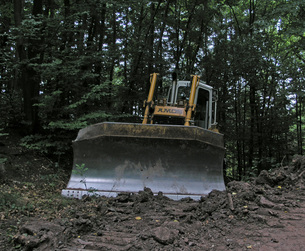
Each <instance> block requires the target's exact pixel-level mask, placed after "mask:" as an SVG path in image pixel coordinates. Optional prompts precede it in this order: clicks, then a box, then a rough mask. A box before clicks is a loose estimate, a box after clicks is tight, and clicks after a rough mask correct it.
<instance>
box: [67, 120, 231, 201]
mask: <svg viewBox="0 0 305 251" xmlns="http://www.w3.org/2000/svg"><path fill="white" fill-rule="evenodd" d="M73 150H74V164H73V170H72V174H71V178H70V181H69V183H68V186H67V189H64V190H63V191H62V195H64V196H67V197H75V198H81V197H82V196H84V195H104V196H107V197H110V196H116V195H118V194H119V193H121V192H131V193H137V192H139V191H140V190H143V189H144V188H145V187H148V188H150V189H151V190H152V192H153V193H154V194H158V193H159V192H162V193H163V195H165V196H167V197H170V198H171V199H175V200H179V199H181V198H185V197H191V198H193V199H200V197H201V196H205V195H207V194H208V193H209V192H211V191H212V190H221V191H222V190H225V185H224V179H223V158H224V152H225V149H224V146H223V135H222V134H219V133H216V132H212V131H210V130H206V129H203V128H200V127H194V126H176V125H156V124H154V125H143V124H130V123H100V124H95V125H92V126H89V127H86V128H84V129H82V130H80V131H79V133H78V136H77V138H76V140H75V141H73Z"/></svg>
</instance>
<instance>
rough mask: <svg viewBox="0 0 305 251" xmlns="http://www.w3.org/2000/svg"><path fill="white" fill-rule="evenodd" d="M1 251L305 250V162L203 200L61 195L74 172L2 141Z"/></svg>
mask: <svg viewBox="0 0 305 251" xmlns="http://www.w3.org/2000/svg"><path fill="white" fill-rule="evenodd" d="M0 143H1V144H0V157H1V158H5V159H6V161H5V163H4V164H1V166H0V178H1V190H0V218H1V221H0V250H66V251H68V250H264V251H265V250H277V251H279V250H304V243H305V227H304V226H305V217H304V216H305V215H304V214H305V189H304V179H305V157H302V156H297V157H295V159H294V160H293V162H292V163H291V164H290V165H289V166H282V167H280V168H277V169H274V170H272V171H271V172H267V171H263V172H262V173H261V174H260V175H259V177H257V178H256V179H254V180H252V181H251V182H249V183H246V182H237V181H233V182H230V183H228V184H227V191H224V192H219V191H212V192H211V193H210V194H209V195H208V196H207V197H205V198H202V199H201V200H200V201H193V200H191V199H183V200H180V201H173V200H170V199H168V198H167V197H165V196H163V195H162V194H159V195H157V196H154V195H153V194H152V192H151V191H150V189H149V188H147V189H144V191H139V193H138V194H130V193H122V194H120V195H119V196H118V197H116V198H106V197H99V198H95V197H85V198H83V199H82V200H77V199H67V198H63V197H62V196H61V189H63V188H65V186H66V184H67V182H68V179H69V175H70V173H64V172H63V171H60V170H57V168H55V165H54V163H53V162H52V161H50V160H49V159H47V158H45V157H43V156H38V155H37V154H35V153H33V152H29V151H27V150H25V149H23V148H22V147H20V146H19V138H18V137H16V136H11V135H10V136H7V137H2V138H1V140H0Z"/></svg>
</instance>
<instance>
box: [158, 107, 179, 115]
mask: <svg viewBox="0 0 305 251" xmlns="http://www.w3.org/2000/svg"><path fill="white" fill-rule="evenodd" d="M158 112H160V113H172V114H173V113H176V114H182V113H183V112H182V110H181V109H173V108H159V109H158Z"/></svg>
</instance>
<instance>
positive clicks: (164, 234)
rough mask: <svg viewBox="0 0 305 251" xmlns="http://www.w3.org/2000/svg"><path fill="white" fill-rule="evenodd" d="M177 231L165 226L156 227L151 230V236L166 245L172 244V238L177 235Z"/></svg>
mask: <svg viewBox="0 0 305 251" xmlns="http://www.w3.org/2000/svg"><path fill="white" fill-rule="evenodd" d="M178 233H179V231H178V230H176V229H169V228H167V227H157V228H155V229H153V230H152V234H151V235H152V237H153V238H154V240H156V241H157V242H159V243H161V244H164V245H168V244H172V243H173V242H174V240H175V239H176V238H177V237H178Z"/></svg>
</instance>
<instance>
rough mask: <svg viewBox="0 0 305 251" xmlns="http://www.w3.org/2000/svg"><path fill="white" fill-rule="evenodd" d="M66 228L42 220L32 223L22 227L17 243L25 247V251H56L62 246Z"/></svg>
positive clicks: (16, 239)
mask: <svg viewBox="0 0 305 251" xmlns="http://www.w3.org/2000/svg"><path fill="white" fill-rule="evenodd" d="M63 231H64V227H62V226H60V225H58V224H54V223H50V222H45V221H41V220H37V221H31V222H30V223H26V224H25V225H24V226H22V227H21V229H20V231H19V235H17V236H16V238H15V243H19V244H21V245H23V246H24V247H25V250H33V249H35V250H37V251H39V250H55V249H57V248H59V246H60V245H61V243H62V242H61V238H62V237H63Z"/></svg>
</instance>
